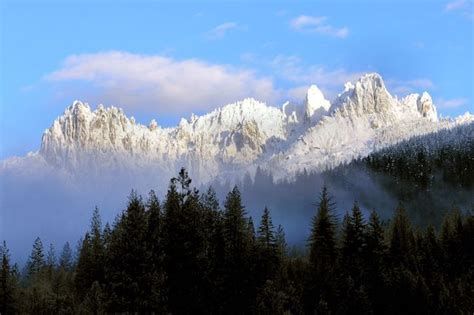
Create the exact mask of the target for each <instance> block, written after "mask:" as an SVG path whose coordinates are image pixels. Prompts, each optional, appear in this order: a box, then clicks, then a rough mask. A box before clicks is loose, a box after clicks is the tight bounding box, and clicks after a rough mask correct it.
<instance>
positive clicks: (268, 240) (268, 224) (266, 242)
mask: <svg viewBox="0 0 474 315" xmlns="http://www.w3.org/2000/svg"><path fill="white" fill-rule="evenodd" d="M274 229H275V228H274V226H273V223H272V219H271V217H270V211H269V210H268V208H267V207H265V209H264V210H263V215H262V219H261V221H260V226H259V227H258V234H257V240H258V243H259V245H260V246H261V247H262V248H264V249H266V250H270V251H271V250H273V249H274V248H275V246H276V239H275V231H274Z"/></svg>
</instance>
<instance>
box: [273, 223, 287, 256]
mask: <svg viewBox="0 0 474 315" xmlns="http://www.w3.org/2000/svg"><path fill="white" fill-rule="evenodd" d="M275 240H276V246H277V251H278V254H279V256H280V258H284V257H285V256H286V255H287V254H288V244H287V243H286V238H285V231H284V230H283V227H282V226H281V224H279V225H278V228H277V231H276V235H275Z"/></svg>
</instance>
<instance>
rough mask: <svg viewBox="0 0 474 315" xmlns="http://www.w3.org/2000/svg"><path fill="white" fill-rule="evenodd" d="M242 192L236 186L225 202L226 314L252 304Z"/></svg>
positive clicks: (248, 246) (248, 250) (246, 226)
mask: <svg viewBox="0 0 474 315" xmlns="http://www.w3.org/2000/svg"><path fill="white" fill-rule="evenodd" d="M245 214H246V212H245V208H244V206H243V205H242V199H241V195H240V191H239V189H238V188H237V186H234V188H233V189H232V191H231V192H229V194H228V195H227V197H226V200H225V203H224V240H225V253H224V257H225V261H224V266H225V277H226V279H225V286H224V291H225V293H226V295H225V296H224V300H223V301H222V302H223V304H224V309H223V311H224V313H229V314H241V313H243V312H245V310H246V309H247V308H246V307H245V306H246V305H247V306H248V305H250V303H251V301H250V300H249V292H248V290H247V289H248V285H249V282H250V266H249V260H250V250H251V245H252V244H249V239H250V237H249V234H250V233H249V226H248V220H247V219H246V218H245Z"/></svg>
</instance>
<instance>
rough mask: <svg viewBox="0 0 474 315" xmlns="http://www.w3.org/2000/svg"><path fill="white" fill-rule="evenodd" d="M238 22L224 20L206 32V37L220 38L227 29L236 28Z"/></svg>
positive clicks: (210, 38) (211, 38)
mask: <svg viewBox="0 0 474 315" xmlns="http://www.w3.org/2000/svg"><path fill="white" fill-rule="evenodd" d="M237 27H238V24H237V23H235V22H226V23H222V24H220V25H217V26H216V27H214V28H213V29H212V30H210V31H208V32H207V33H206V38H207V39H209V40H217V39H222V38H224V36H225V35H226V34H227V32H228V31H230V30H232V29H236V28H237Z"/></svg>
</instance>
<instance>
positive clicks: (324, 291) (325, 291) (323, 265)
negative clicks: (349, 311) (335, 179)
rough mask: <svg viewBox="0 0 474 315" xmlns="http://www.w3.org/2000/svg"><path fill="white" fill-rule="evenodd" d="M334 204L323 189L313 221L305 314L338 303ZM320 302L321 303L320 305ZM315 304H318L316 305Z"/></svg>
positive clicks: (324, 188) (325, 189)
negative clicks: (335, 276)
mask: <svg viewBox="0 0 474 315" xmlns="http://www.w3.org/2000/svg"><path fill="white" fill-rule="evenodd" d="M334 206H335V205H334V203H333V201H332V198H331V197H330V196H329V194H328V191H327V188H326V187H323V189H322V192H321V195H320V197H319V203H318V205H317V208H318V211H317V214H316V216H315V217H314V218H313V221H312V228H311V236H310V239H309V246H310V252H309V268H310V277H308V284H307V292H306V303H305V304H306V312H314V311H318V312H323V311H324V309H325V308H326V305H327V304H328V303H329V305H332V303H333V302H334V303H335V299H336V296H335V294H336V293H335V287H334V278H333V277H334V267H335V263H336V258H337V249H336V224H337V223H336V218H335V216H334V214H333V211H334ZM318 301H319V302H318ZM315 302H316V303H317V304H315Z"/></svg>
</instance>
